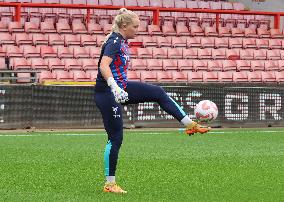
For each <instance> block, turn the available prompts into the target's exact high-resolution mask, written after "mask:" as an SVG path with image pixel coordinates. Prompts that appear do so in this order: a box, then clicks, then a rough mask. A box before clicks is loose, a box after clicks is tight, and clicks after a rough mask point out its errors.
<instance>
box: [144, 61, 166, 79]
mask: <svg viewBox="0 0 284 202" xmlns="http://www.w3.org/2000/svg"><path fill="white" fill-rule="evenodd" d="M147 66H148V67H147V70H162V69H163V61H162V60H159V59H148V60H147ZM141 76H142V75H141Z"/></svg>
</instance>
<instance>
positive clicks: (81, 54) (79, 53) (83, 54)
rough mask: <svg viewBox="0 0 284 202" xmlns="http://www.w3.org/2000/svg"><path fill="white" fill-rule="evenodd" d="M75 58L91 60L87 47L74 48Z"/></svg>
mask: <svg viewBox="0 0 284 202" xmlns="http://www.w3.org/2000/svg"><path fill="white" fill-rule="evenodd" d="M72 52H73V56H74V58H77V59H78V58H89V57H90V55H89V52H88V50H87V48H85V47H73V48H72Z"/></svg>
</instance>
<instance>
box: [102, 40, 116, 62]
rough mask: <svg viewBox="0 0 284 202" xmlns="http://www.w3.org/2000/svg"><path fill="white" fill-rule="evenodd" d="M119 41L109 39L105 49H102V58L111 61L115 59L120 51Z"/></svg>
mask: <svg viewBox="0 0 284 202" xmlns="http://www.w3.org/2000/svg"><path fill="white" fill-rule="evenodd" d="M119 44H120V43H119V41H118V39H115V38H114V39H109V40H108V42H107V44H106V45H105V49H104V53H103V55H104V56H108V57H110V58H112V59H114V58H115V56H116V54H118V53H119V50H120V45H119Z"/></svg>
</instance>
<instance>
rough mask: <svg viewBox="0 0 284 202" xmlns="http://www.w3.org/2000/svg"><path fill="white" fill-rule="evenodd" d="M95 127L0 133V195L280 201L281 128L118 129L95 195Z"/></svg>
mask: <svg viewBox="0 0 284 202" xmlns="http://www.w3.org/2000/svg"><path fill="white" fill-rule="evenodd" d="M105 144H106V135H105V133H104V132H102V131H87V132H86V131H85V132H84V131H83V132H78V131H76V132H75V131H72V132H70V131H68V132H30V133H23V132H9V133H3V132H2V133H0V201H84V202H85V201H131V202H133V201H154V202H157V201H218V202H219V201H226V202H228V201H242V202H243V201H257V202H258V201H272V202H275V201H284V129H283V128H282V129H277V128H269V129H268V128H263V129H225V130H221V129H218V130H217V129H216V130H213V132H211V133H209V134H204V135H195V136H191V137H188V136H186V135H183V134H180V133H178V132H177V131H176V130H174V129H173V130H156V129H153V130H149V129H148V130H146V131H139V130H138V131H132V130H128V131H125V135H124V143H123V145H122V148H121V151H120V158H119V163H118V170H117V182H118V183H119V185H121V186H122V187H123V188H124V189H126V190H127V191H128V194H126V195H115V194H111V193H103V192H102V187H103V184H104V173H103V152H104V147H105Z"/></svg>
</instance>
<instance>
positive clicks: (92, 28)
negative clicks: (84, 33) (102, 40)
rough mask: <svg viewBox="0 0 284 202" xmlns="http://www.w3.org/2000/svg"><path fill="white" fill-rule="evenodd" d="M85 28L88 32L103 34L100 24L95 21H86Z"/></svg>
mask: <svg viewBox="0 0 284 202" xmlns="http://www.w3.org/2000/svg"><path fill="white" fill-rule="evenodd" d="M87 30H88V32H89V34H103V33H104V32H103V29H102V27H101V25H99V24H96V23H88V24H87Z"/></svg>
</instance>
